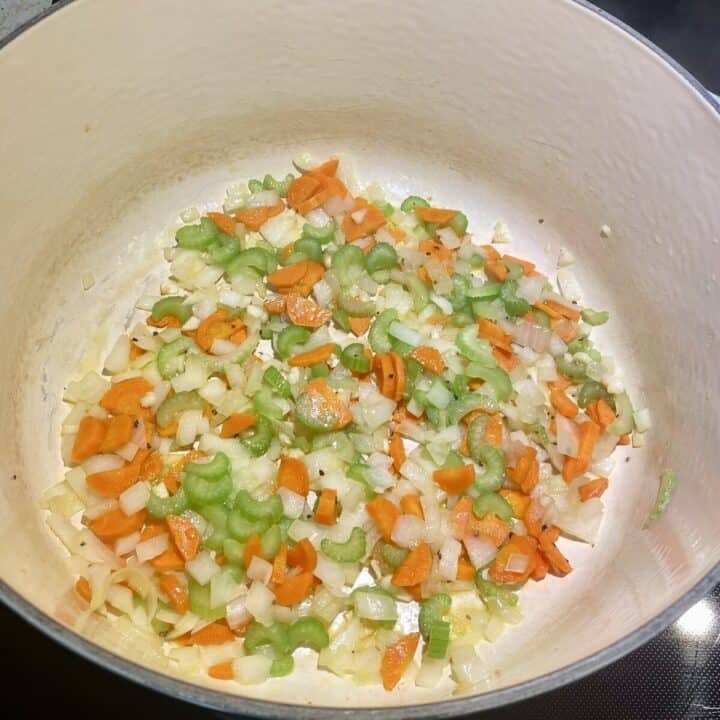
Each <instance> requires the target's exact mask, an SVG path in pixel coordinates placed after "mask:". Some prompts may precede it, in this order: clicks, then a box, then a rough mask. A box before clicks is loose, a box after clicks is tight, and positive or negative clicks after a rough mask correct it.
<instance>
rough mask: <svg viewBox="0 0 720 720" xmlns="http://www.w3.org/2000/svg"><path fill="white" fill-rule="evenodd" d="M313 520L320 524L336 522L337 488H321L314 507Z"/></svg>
mask: <svg viewBox="0 0 720 720" xmlns="http://www.w3.org/2000/svg"><path fill="white" fill-rule="evenodd" d="M315 522H316V523H319V524H320V525H334V524H335V523H336V522H337V490H335V488H323V490H322V491H321V492H320V496H319V497H318V501H317V506H316V507H315Z"/></svg>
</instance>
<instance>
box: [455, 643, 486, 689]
mask: <svg viewBox="0 0 720 720" xmlns="http://www.w3.org/2000/svg"><path fill="white" fill-rule="evenodd" d="M450 663H451V664H452V672H453V676H454V677H455V679H456V680H457V682H458V683H459V684H460V685H475V684H477V683H479V682H480V681H481V680H483V679H484V678H485V677H486V676H487V673H488V670H487V668H486V667H485V664H484V663H483V662H482V660H481V659H480V658H479V657H478V656H477V653H476V652H475V648H474V647H473V646H472V645H458V646H456V647H454V648H453V649H452V650H451V652H450Z"/></svg>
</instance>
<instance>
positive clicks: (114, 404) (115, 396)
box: [100, 377, 153, 416]
mask: <svg viewBox="0 0 720 720" xmlns="http://www.w3.org/2000/svg"><path fill="white" fill-rule="evenodd" d="M152 389H153V386H152V385H151V384H150V383H149V382H148V381H147V380H146V379H145V378H142V377H134V378H129V379H128V380H122V381H121V382H118V383H114V384H113V385H111V387H110V389H109V390H108V391H107V392H106V393H105V394H104V395H103V397H102V400H100V406H101V407H103V408H105V410H107V411H108V412H110V413H112V414H113V415H143V416H144V415H146V414H147V411H146V410H145V408H144V407H143V406H142V405H140V400H141V399H142V398H143V396H145V395H147V394H148V393H149V392H150V391H151V390H152Z"/></svg>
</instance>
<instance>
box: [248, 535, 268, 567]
mask: <svg viewBox="0 0 720 720" xmlns="http://www.w3.org/2000/svg"><path fill="white" fill-rule="evenodd" d="M262 551H263V547H262V540H261V539H260V536H259V535H258V534H257V533H253V534H252V535H251V536H250V537H249V538H248V540H247V542H246V543H245V549H244V550H243V564H244V565H245V568H246V569H247V568H249V567H250V563H251V562H252V559H253V558H254V557H255V556H256V555H257V556H258V557H260V558H261V557H262Z"/></svg>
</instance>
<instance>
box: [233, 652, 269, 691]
mask: <svg viewBox="0 0 720 720" xmlns="http://www.w3.org/2000/svg"><path fill="white" fill-rule="evenodd" d="M272 663H273V661H272V659H271V658H269V657H266V656H265V655H245V656H243V657H239V658H235V660H233V677H234V679H235V681H236V682H239V683H241V684H242V685H258V684H259V683H261V682H265V680H267V679H268V678H269V677H270V668H271V667H272Z"/></svg>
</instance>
